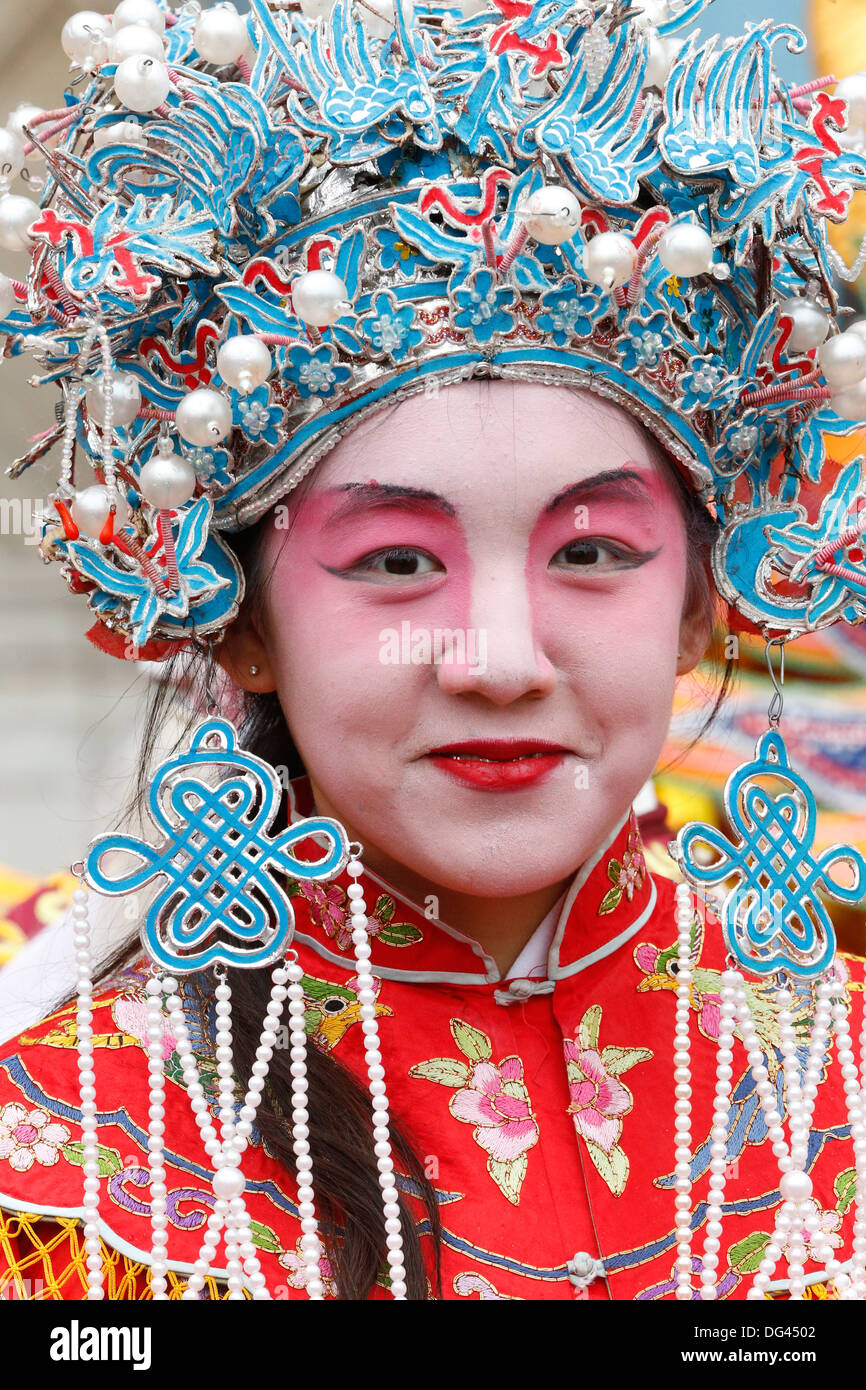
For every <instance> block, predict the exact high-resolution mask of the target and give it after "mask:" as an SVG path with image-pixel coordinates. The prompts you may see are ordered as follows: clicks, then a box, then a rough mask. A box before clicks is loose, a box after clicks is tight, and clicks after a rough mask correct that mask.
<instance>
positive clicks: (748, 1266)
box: [728, 1231, 770, 1274]
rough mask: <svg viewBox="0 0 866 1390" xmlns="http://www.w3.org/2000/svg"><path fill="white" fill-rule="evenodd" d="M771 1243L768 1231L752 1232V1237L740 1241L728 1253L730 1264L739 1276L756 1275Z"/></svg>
mask: <svg viewBox="0 0 866 1390" xmlns="http://www.w3.org/2000/svg"><path fill="white" fill-rule="evenodd" d="M769 1243H770V1237H769V1235H768V1233H767V1232H766V1231H752V1234H751V1235H750V1236H745V1237H744V1238H743V1240H738V1241H737V1243H736V1245H732V1246H731V1248H730V1250H729V1251H728V1264H729V1265H730V1266H731V1269H735V1270H736V1271H737V1273H738V1274H754V1273H755V1271H756V1270H757V1269H758V1268H759V1267H760V1264H761V1261H762V1259H763V1258H764V1251H765V1250H766V1248H767V1246H768V1245H769Z"/></svg>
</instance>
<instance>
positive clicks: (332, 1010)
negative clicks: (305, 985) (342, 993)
mask: <svg viewBox="0 0 866 1390" xmlns="http://www.w3.org/2000/svg"><path fill="white" fill-rule="evenodd" d="M345 1008H346V1001H345V999H337V998H336V997H335V996H334V995H332V996H331V998H330V999H324V1000H323V1001H322V1004H321V1010H322V1013H323V1014H329V1015H330V1016H331V1017H334V1016H335V1015H336V1014H341V1013H343V1012H344V1010H345Z"/></svg>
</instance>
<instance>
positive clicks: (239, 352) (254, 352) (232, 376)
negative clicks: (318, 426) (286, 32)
mask: <svg viewBox="0 0 866 1390" xmlns="http://www.w3.org/2000/svg"><path fill="white" fill-rule="evenodd" d="M206 13H208V14H214V13H216V11H213V10H209V11H207V12H206ZM273 365H274V364H273V358H272V357H271V352H270V348H269V347H268V345H267V343H263V342H262V340H261V338H257V337H256V336H255V334H254V333H238V334H237V335H236V336H235V337H234V338H229V339H228V341H227V342H225V343H223V344H222V346H221V348H220V349H219V352H218V353H217V370H218V371H219V374H220V376H221V377H222V379H223V381H224V382H225V383H226V385H227V386H233V387H234V388H235V390H237V391H243V392H244V393H245V394H249V392H250V391H255V390H256V388H257V387H259V386H263V385H264V383H265V382H266V381H267V379H268V377H269V376H270V374H271V370H272V368H273Z"/></svg>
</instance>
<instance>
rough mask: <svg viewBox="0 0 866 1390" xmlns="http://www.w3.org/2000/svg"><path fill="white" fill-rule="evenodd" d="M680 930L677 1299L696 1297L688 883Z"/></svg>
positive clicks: (682, 893) (682, 894) (679, 905)
mask: <svg viewBox="0 0 866 1390" xmlns="http://www.w3.org/2000/svg"><path fill="white" fill-rule="evenodd" d="M675 917H676V926H677V1012H676V1032H675V1035H674V1083H675V1095H676V1107H675V1108H676V1151H675V1157H676V1168H675V1170H674V1175H675V1180H676V1194H677V1195H676V1208H677V1211H676V1226H677V1299H678V1300H680V1301H686V1300H689V1299H691V1297H692V1225H691V1221H692V1218H691V1205H692V1198H691V1191H692V1178H691V1158H692V1136H691V1111H692V1100H691V1097H692V1085H691V1080H692V1074H691V1067H690V1041H689V1013H690V1009H691V987H692V947H691V939H692V918H693V912H692V895H691V890H690V888H689V885H688V884H687V883H678V884H677V887H676V904H675Z"/></svg>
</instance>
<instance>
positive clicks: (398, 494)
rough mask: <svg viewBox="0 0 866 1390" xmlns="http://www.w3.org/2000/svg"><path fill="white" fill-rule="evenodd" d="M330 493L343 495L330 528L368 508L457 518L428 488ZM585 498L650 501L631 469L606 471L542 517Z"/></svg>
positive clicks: (562, 495) (357, 487) (374, 486)
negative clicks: (387, 508) (429, 513)
mask: <svg viewBox="0 0 866 1390" xmlns="http://www.w3.org/2000/svg"><path fill="white" fill-rule="evenodd" d="M332 491H333V492H335V493H337V494H338V495H339V494H343V495H344V501H343V502H342V503H341V505H340V506H339V507H338V508H337V510H336V511H335V512H334V514H333V516H332V517H331V523H332V524H333V523H335V522H338V521H343V520H345V519H346V518H347V517H351V516H355V515H357V513H358V512H362V511H366V510H367V509H368V508H371V507H399V508H400V509H401V510H403V511H407V512H422V511H429V510H432V511H436V512H439V513H440V514H441V515H442V516H448V517H456V516H457V510H456V508H455V507H454V506H453V504H452V503H451V502H449V501H448V500H447V498H445V497H443V496H442V495H441V494H440V493H438V492H430V491H429V490H428V489H427V488H420V487H406V486H403V485H402V484H400V483H342V484H341V485H340V486H339V487H336V488H334V489H332ZM585 497H594V498H596V499H598V498H599V497H606V498H610V499H613V500H615V499H619V500H627V501H633V502H649V501H650V496H649V493H648V491H647V488H646V484H645V483H644V481H643V478H642V477H641V475H640V473H638V472H636V471H635V470H634V469H631V468H608V469H605V470H603V471H602V472H600V473H594V474H593V475H592V477H590V478H582V479H581V481H580V482H578V483H572V484H571V485H570V486H569V487H566V488H563V490H562V492H559V493H557V495H556V496H555V497H553V498H551V500H550V501H549V502H548V503H547V505H546V506H545V508H544V514H545V515H548V514H549V513H551V512H556V511H559V510H560V509H561V508H562V507H565V506H567V505H569V504H572V505H573V504H574V503H575V502H576V501H578V500H580V499H582V498H585Z"/></svg>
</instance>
